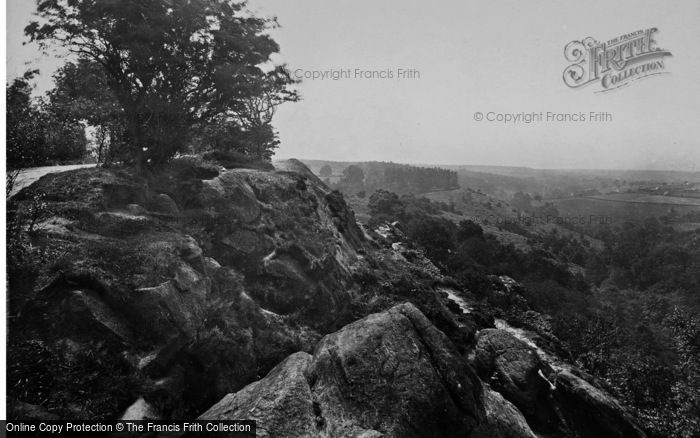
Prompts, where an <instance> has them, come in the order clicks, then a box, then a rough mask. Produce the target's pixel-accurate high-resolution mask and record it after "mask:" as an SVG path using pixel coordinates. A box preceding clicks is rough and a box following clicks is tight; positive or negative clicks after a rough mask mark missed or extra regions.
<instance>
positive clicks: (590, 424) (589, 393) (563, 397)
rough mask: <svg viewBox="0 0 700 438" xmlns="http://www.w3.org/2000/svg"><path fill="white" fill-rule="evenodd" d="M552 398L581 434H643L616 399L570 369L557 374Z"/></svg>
mask: <svg viewBox="0 0 700 438" xmlns="http://www.w3.org/2000/svg"><path fill="white" fill-rule="evenodd" d="M555 398H556V399H557V401H558V403H559V405H560V406H561V409H560V410H561V412H562V413H563V415H564V417H565V419H566V421H567V422H568V423H569V424H571V425H572V426H573V428H575V429H576V430H577V432H578V433H579V435H580V436H582V437H591V438H593V437H599V436H608V437H614V438H623V437H632V438H634V437H644V436H646V435H645V433H644V432H643V431H642V430H641V429H640V428H639V427H638V426H637V425H636V424H635V422H634V420H633V419H632V417H631V416H630V415H629V414H628V413H627V411H626V410H625V408H624V407H623V406H621V405H620V403H619V402H618V401H617V400H615V399H614V398H613V397H611V396H610V395H609V394H607V393H606V392H605V391H602V390H601V389H599V388H596V387H595V386H593V385H591V384H590V383H588V382H587V381H586V380H584V379H583V378H581V377H579V376H576V375H575V374H573V373H572V372H571V371H561V372H559V373H558V374H557V376H556V392H555Z"/></svg>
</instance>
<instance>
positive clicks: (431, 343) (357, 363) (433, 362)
mask: <svg viewBox="0 0 700 438" xmlns="http://www.w3.org/2000/svg"><path fill="white" fill-rule="evenodd" d="M302 376H304V378H302ZM480 399H481V385H480V382H479V380H478V378H476V376H475V375H474V373H473V372H472V371H471V370H470V368H469V367H468V366H467V365H466V364H465V362H464V361H463V360H462V359H461V357H460V356H459V355H458V354H457V353H456V351H455V349H454V347H453V346H452V344H451V342H450V341H449V340H448V339H447V337H446V336H445V335H444V334H443V333H442V332H440V331H439V330H437V329H436V328H435V327H434V326H433V325H432V324H431V323H430V321H428V319H427V318H426V317H425V316H424V315H423V314H422V313H421V312H420V311H419V310H418V309H417V308H416V307H415V306H413V305H411V304H401V305H397V306H395V307H393V308H391V309H389V310H388V311H385V312H382V313H379V314H373V315H369V316H367V317H365V318H363V319H361V320H359V321H357V322H354V323H352V324H350V325H348V326H346V327H344V328H342V329H341V330H339V331H338V332H336V333H333V334H331V335H328V336H326V337H324V338H323V339H322V340H321V342H320V343H319V345H318V346H317V347H316V350H315V352H314V355H313V358H311V357H309V356H308V355H303V354H297V355H293V356H290V357H289V358H288V359H287V360H286V361H285V362H283V363H282V364H280V365H279V366H278V367H276V368H275V369H274V370H273V371H272V372H270V374H268V376H267V377H265V378H264V379H263V380H261V381H259V382H256V383H253V384H251V385H249V386H248V387H246V388H244V389H243V390H241V391H239V392H238V393H236V394H230V395H228V396H226V397H225V398H224V399H223V400H221V401H220V402H219V403H217V404H216V405H215V406H213V407H212V408H211V409H209V410H208V411H207V412H205V413H204V414H203V415H202V416H201V417H200V418H202V419H235V418H237V419H258V420H260V422H259V423H258V424H261V425H263V426H264V427H265V431H264V432H263V433H264V434H268V435H262V436H319V437H320V436H334V437H359V436H365V437H369V436H386V437H429V436H435V437H458V436H459V437H463V436H467V435H468V434H469V433H470V431H471V430H473V429H474V428H475V427H477V425H479V424H480V423H482V422H483V421H484V412H483V408H482V407H481V403H480ZM290 419H292V420H291V421H293V422H294V427H291V426H292V424H290V423H289V420H290ZM292 429H294V430H298V432H295V433H294V434H292V433H291V432H290V433H287V432H288V431H291V430H292Z"/></svg>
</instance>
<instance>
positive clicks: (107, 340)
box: [7, 158, 642, 438]
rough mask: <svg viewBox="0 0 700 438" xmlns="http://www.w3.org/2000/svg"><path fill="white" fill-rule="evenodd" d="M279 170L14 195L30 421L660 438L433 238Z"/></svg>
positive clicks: (16, 393)
mask: <svg viewBox="0 0 700 438" xmlns="http://www.w3.org/2000/svg"><path fill="white" fill-rule="evenodd" d="M275 166H276V168H275V169H269V168H267V167H258V168H253V169H251V168H240V166H238V165H236V166H233V167H235V168H234V169H222V168H220V167H216V166H212V165H211V164H210V163H206V162H201V160H198V159H189V158H187V159H185V158H183V159H178V160H175V161H174V162H173V163H172V164H171V166H169V167H168V168H167V169H165V170H163V171H162V172H161V173H159V174H157V175H150V176H149V177H142V176H138V175H135V174H133V173H132V172H130V171H128V170H125V169H101V168H92V169H81V170H76V171H72V172H66V173H61V174H51V175H47V176H45V177H43V178H42V179H40V180H39V181H38V182H37V183H35V184H33V185H32V186H30V187H28V188H25V189H23V190H22V191H21V192H20V193H18V194H17V195H16V196H14V197H13V198H12V199H11V200H10V202H9V217H8V221H9V222H10V224H11V227H10V229H11V230H15V231H12V232H13V233H16V232H17V230H20V231H21V233H20V234H21V239H19V240H18V239H15V237H14V235H12V236H11V238H12V239H14V240H13V243H12V244H11V245H10V246H9V247H8V252H9V253H10V256H11V264H10V265H9V267H10V269H9V303H10V306H9V308H10V318H9V321H10V323H9V337H8V341H9V342H8V343H9V348H8V375H7V378H8V388H9V389H8V392H9V394H8V395H9V398H10V402H9V405H10V406H9V408H10V409H9V412H10V413H11V415H12V416H13V418H14V419H20V420H21V419H31V418H46V419H58V418H61V419H71V420H76V419H85V420H94V419H105V420H113V419H118V418H132V419H137V418H164V419H167V418H174V419H190V418H195V417H196V416H198V415H200V414H202V412H205V411H206V412H205V413H204V414H202V416H203V417H204V418H251V419H256V420H258V426H259V433H260V434H261V435H262V436H318V437H328V436H333V437H335V436H341V437H344V436H347V437H363V438H371V437H379V436H389V437H391V436H394V437H424V436H436V437H437V436H440V437H442V436H459V437H463V436H470V434H471V435H472V436H482V437H486V436H489V437H492V436H493V437H531V436H532V431H534V432H535V433H537V434H539V435H546V436H557V435H562V436H567V435H569V436H584V437H589V436H590V437H593V436H642V435H639V434H638V433H639V430H638V429H637V428H636V426H634V422H633V420H632V419H631V417H630V416H629V415H627V414H626V413H625V411H624V409H623V408H622V406H620V405H619V403H617V402H616V401H615V400H614V399H613V398H612V397H610V396H609V395H607V394H605V393H604V392H603V391H600V390H599V388H598V387H597V386H596V385H595V384H594V382H593V381H592V380H591V379H586V378H585V377H584V376H582V375H581V374H578V373H575V372H573V371H571V370H573V369H568V370H569V371H571V372H570V373H569V374H565V373H560V374H559V375H557V373H556V372H554V370H552V369H551V368H550V367H549V366H548V365H547V364H546V361H543V359H546V358H544V357H541V356H539V355H538V354H537V352H535V351H534V350H533V349H532V345H534V344H527V343H523V342H521V341H520V340H518V339H516V338H513V337H512V336H510V335H509V334H508V332H504V331H501V330H492V329H490V328H491V327H493V325H494V319H493V317H492V316H491V313H490V310H489V308H487V307H482V305H481V304H480V303H475V302H473V301H475V298H474V297H473V296H471V295H470V294H469V293H465V291H462V290H459V285H458V284H456V283H455V282H454V281H453V280H450V279H449V278H445V277H443V275H442V274H441V273H440V270H439V269H438V268H437V267H435V265H433V264H432V263H431V262H430V261H429V260H428V259H427V258H425V256H424V255H423V254H422V252H421V251H416V250H414V249H411V248H409V247H408V246H407V245H404V244H402V243H401V242H400V241H394V239H393V238H392V239H389V238H383V237H380V236H378V235H376V234H375V233H372V232H368V233H365V232H363V231H362V230H361V229H360V227H358V225H357V224H356V222H355V217H354V213H353V212H352V210H351V209H350V208H349V207H348V206H347V204H346V203H345V201H344V200H343V197H342V196H341V195H340V194H339V193H337V192H333V191H331V190H330V189H329V188H328V187H326V186H325V185H324V184H323V183H322V182H321V181H319V180H318V178H316V177H315V176H314V175H313V174H311V172H309V170H308V169H307V168H306V167H305V166H304V165H303V164H301V163H300V162H298V161H296V160H289V161H285V162H280V163H276V164H275ZM390 227H391V228H394V229H395V228H397V226H396V225H391V226H390ZM396 235H397V236H398V233H396ZM500 283H501V284H502V285H505V286H504V287H505V289H507V290H506V291H502V292H499V293H501V295H503V296H504V297H505V298H508V297H509V296H510V295H517V293H511V292H512V291H511V289H512V287H511V286H513V285H512V284H511V283H512V282H507V281H504V280H502V279H501V280H500ZM506 286H507V287H506ZM516 292H517V291H516ZM457 296H460V297H463V298H464V302H463V303H462V304H461V305H460V304H450V303H452V302H453V301H452V300H453V298H450V297H457ZM462 307H464V309H463V308H462ZM500 316H503V315H500ZM530 319H533V320H536V321H539V322H541V321H540V320H541V318H539V317H537V318H530ZM495 322H496V323H498V321H495ZM539 322H538V324H539ZM545 322H546V321H545ZM534 325H537V324H534ZM540 325H541V324H540ZM480 329H481V330H480ZM479 330H480V331H479ZM285 358H286V359H285ZM469 358H473V363H474V364H475V367H476V368H477V370H478V373H479V376H481V378H482V379H483V380H484V381H485V382H487V385H482V383H481V381H480V379H479V377H478V376H477V375H476V374H475V373H474V372H473V371H472V368H471V365H470V361H469ZM263 376H266V377H264V378H263ZM591 382H593V383H591ZM227 394H228V395H227ZM217 401H219V402H218V403H217ZM215 403H216V404H215ZM212 405H213V406H212ZM210 407H211V408H210ZM208 408H210V409H209V410H207V409H208ZM593 420H595V421H593ZM596 421H597V423H595V422H596ZM591 423H595V424H593V425H591ZM635 434H636V435H635Z"/></svg>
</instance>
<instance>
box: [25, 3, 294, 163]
mask: <svg viewBox="0 0 700 438" xmlns="http://www.w3.org/2000/svg"><path fill="white" fill-rule="evenodd" d="M38 15H39V17H40V18H41V19H42V23H41V24H40V23H39V22H36V21H35V22H32V23H30V24H29V25H28V26H27V27H26V29H25V32H26V33H27V35H29V36H30V37H31V39H32V41H37V42H39V43H40V44H41V45H42V47H44V48H47V47H49V46H50V44H51V43H58V44H60V45H62V46H64V47H66V48H67V49H68V50H69V51H71V52H72V53H74V54H76V55H77V56H78V58H79V59H84V60H92V61H94V62H97V63H98V64H99V65H101V66H102V68H103V70H104V72H105V75H106V77H107V79H108V81H107V82H108V85H109V87H110V89H111V90H112V91H113V93H114V96H115V97H116V99H117V101H118V102H119V104H120V106H121V108H122V110H123V112H124V122H125V126H126V131H127V132H126V134H127V136H128V139H129V144H130V153H131V154H130V155H131V156H133V157H134V158H133V160H134V162H135V164H136V165H137V166H138V167H139V168H141V169H145V168H146V167H154V166H157V165H159V164H162V163H164V162H166V161H167V160H168V159H170V157H172V156H173V155H174V154H175V153H176V152H180V151H183V150H185V148H186V146H187V145H188V142H189V141H190V139H191V138H192V135H193V134H194V133H195V132H196V131H197V130H201V129H204V128H205V127H206V126H207V125H208V124H209V123H211V122H212V121H216V120H219V121H220V120H226V121H228V122H231V123H236V124H238V125H239V127H240V128H241V131H243V132H247V133H248V134H250V136H251V138H250V142H251V143H252V144H254V145H255V146H256V147H258V148H270V147H274V146H275V144H276V143H275V141H276V139H275V138H274V136H275V135H274V130H272V129H271V128H270V127H269V122H270V120H271V117H272V114H273V113H274V108H275V107H276V106H277V105H279V104H281V103H282V102H286V101H294V100H297V99H298V96H297V94H296V93H295V92H294V91H291V90H289V88H288V87H289V86H290V85H291V84H293V83H294V81H293V80H292V79H291V77H290V75H289V74H288V73H287V72H286V70H285V68H284V66H271V67H269V68H265V69H264V68H263V66H270V65H271V59H270V56H271V55H272V54H274V53H276V52H278V51H279V46H278V45H277V43H276V42H275V41H274V40H273V39H272V38H271V37H270V35H269V34H268V31H269V30H270V29H272V28H274V27H275V26H276V21H275V20H274V19H268V18H258V17H255V16H253V15H252V14H251V13H250V12H249V11H247V10H246V9H245V3H241V2H238V1H235V0H38ZM262 155H269V154H262Z"/></svg>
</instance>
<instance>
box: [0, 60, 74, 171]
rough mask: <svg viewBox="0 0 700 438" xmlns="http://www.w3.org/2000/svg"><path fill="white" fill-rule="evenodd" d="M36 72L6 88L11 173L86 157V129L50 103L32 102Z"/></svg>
mask: <svg viewBox="0 0 700 438" xmlns="http://www.w3.org/2000/svg"><path fill="white" fill-rule="evenodd" d="M36 73H37V71H29V72H27V73H25V74H24V76H23V77H21V78H16V79H14V80H13V81H12V84H11V85H8V86H7V88H6V93H7V119H6V121H7V165H8V168H10V169H11V170H17V169H21V168H24V167H31V166H39V165H45V164H50V163H53V162H65V161H77V160H81V159H82V158H83V157H84V155H85V146H86V139H85V128H84V126H83V125H82V124H81V123H79V122H77V121H75V120H72V119H70V118H67V117H65V116H64V115H63V114H62V113H61V112H60V111H55V110H54V108H52V107H51V105H50V104H47V103H46V102H44V101H42V100H35V99H32V96H31V91H32V87H31V85H30V80H31V79H32V78H33V77H34V75H35V74H36Z"/></svg>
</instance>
